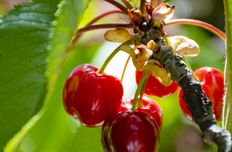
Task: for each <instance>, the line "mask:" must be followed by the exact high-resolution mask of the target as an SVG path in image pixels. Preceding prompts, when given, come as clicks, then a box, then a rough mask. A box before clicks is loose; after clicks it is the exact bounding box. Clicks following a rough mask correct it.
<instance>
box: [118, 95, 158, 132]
mask: <svg viewBox="0 0 232 152" xmlns="http://www.w3.org/2000/svg"><path fill="white" fill-rule="evenodd" d="M133 102H134V99H133V98H131V99H128V100H127V101H126V102H122V104H121V106H120V108H119V110H118V111H127V110H130V109H131V107H132V104H133ZM136 111H143V112H145V113H148V114H149V115H151V116H152V117H153V119H154V120H155V122H156V124H157V126H158V127H159V129H160V128H161V127H162V109H161V108H160V106H159V104H158V103H156V102H155V101H154V100H152V99H151V98H148V97H146V96H143V99H142V107H141V108H138V107H137V108H136Z"/></svg>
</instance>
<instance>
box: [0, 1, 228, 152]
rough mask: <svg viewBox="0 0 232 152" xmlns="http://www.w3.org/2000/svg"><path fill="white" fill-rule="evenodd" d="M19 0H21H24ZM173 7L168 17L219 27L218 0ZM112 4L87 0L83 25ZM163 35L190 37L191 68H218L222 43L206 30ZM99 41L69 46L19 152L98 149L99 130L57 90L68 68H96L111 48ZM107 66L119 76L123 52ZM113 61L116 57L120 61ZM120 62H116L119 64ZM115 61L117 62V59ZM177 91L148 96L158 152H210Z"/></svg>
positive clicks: (0, 8) (176, 29) (90, 38)
mask: <svg viewBox="0 0 232 152" xmlns="http://www.w3.org/2000/svg"><path fill="white" fill-rule="evenodd" d="M22 1H23V0H17V1H16V0H0V14H4V13H5V12H6V11H7V10H10V9H11V8H12V6H13V5H15V4H17V3H19V2H22ZM24 1H25V0H24ZM170 4H173V5H176V11H175V16H174V18H193V19H199V20H203V21H206V22H208V23H211V24H213V25H215V26H216V27H218V28H220V29H221V30H222V31H224V12H223V1H218V0H204V1H202V0H173V1H171V2H170ZM111 8H112V7H111V6H110V5H108V4H106V3H103V2H102V0H93V1H92V2H91V4H90V6H89V7H88V10H87V11H86V12H85V13H84V20H83V22H82V24H81V25H80V26H83V25H85V24H86V23H87V22H88V21H89V20H91V19H92V18H94V16H96V15H97V14H100V13H101V12H103V11H106V10H109V9H111ZM120 20H123V16H117V15H113V16H112V17H109V18H108V19H104V20H103V21H102V22H112V21H114V22H117V21H120ZM166 30H167V33H168V34H169V35H184V36H187V37H189V38H191V39H194V40H195V41H196V42H197V43H198V44H199V45H200V48H201V53H200V55H199V56H197V57H194V58H188V60H189V62H190V64H191V66H192V68H193V69H196V68H198V67H201V66H211V67H215V68H218V69H220V70H221V71H223V68H224V55H225V46H224V42H223V41H222V40H221V39H219V38H217V37H215V36H214V35H213V34H212V33H209V32H208V31H205V30H203V29H200V28H197V27H192V26H189V25H188V26H170V27H169V28H168V29H166ZM117 45H118V44H113V43H109V42H106V41H104V38H103V31H102V30H100V31H95V32H90V33H87V34H86V35H84V36H83V37H82V38H81V40H80V42H79V43H78V44H77V45H76V46H75V48H74V49H73V50H72V51H71V53H69V55H68V57H67V60H66V62H65V68H64V70H63V71H62V74H61V76H60V77H59V80H58V84H57V85H56V88H55V93H54V94H53V97H52V100H51V101H50V102H48V103H45V106H46V109H47V110H46V112H45V114H44V115H43V117H42V118H41V119H40V120H39V121H38V122H37V124H36V125H35V126H34V127H33V128H32V129H31V130H30V131H29V133H28V134H27V135H26V137H25V139H24V140H23V142H22V144H21V146H20V148H19V150H18V151H19V152H66V151H73V152H74V151H75V152H76V151H78V152H101V151H103V150H102V148H101V137H100V136H101V128H85V127H82V126H80V124H79V122H78V121H77V120H75V119H73V118H72V117H70V116H68V115H67V113H66V112H65V111H64V108H63V105H62V89H63V85H64V82H65V80H66V78H67V76H68V75H69V73H70V72H71V70H72V69H73V68H74V67H75V66H77V65H79V64H82V63H92V64H94V65H96V66H98V67H100V66H101V64H102V63H103V62H104V60H105V58H106V57H107V55H108V54H109V53H110V52H111V51H112V50H113V49H114V48H115V47H116V46H117ZM116 58H117V59H115V60H113V61H112V63H111V65H110V66H109V67H108V68H107V72H108V73H112V74H114V75H116V76H120V74H121V73H120V71H121V69H122V66H120V65H123V63H124V62H125V60H126V57H125V54H123V53H122V54H119V55H118V56H117V57H116ZM118 59H121V60H120V61H119V60H118ZM121 61H122V62H121ZM118 62H120V63H118ZM123 85H124V90H125V96H124V98H127V97H130V96H132V95H133V94H134V91H135V87H136V85H135V80H134V69H133V66H131V65H130V66H129V68H128V70H127V72H126V78H125V80H124V81H123ZM177 94H178V91H177V93H175V94H173V95H171V96H169V97H166V98H156V97H152V98H154V99H155V100H156V101H157V102H158V103H159V104H160V106H161V107H162V109H163V128H162V130H161V134H160V149H159V152H212V151H215V147H214V146H212V145H211V146H209V145H206V144H204V143H203V142H202V138H201V134H200V132H199V130H198V128H197V127H196V126H195V125H194V124H193V123H192V122H190V121H189V120H187V119H186V118H185V117H184V116H183V114H182V112H181V110H180V108H179V104H178V97H177Z"/></svg>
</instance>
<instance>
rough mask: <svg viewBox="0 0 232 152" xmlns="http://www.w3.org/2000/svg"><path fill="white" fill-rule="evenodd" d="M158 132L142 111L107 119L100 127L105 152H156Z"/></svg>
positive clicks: (122, 113) (126, 112) (153, 123)
mask: <svg viewBox="0 0 232 152" xmlns="http://www.w3.org/2000/svg"><path fill="white" fill-rule="evenodd" d="M158 141H159V131H158V128H157V126H156V123H155V122H154V120H153V118H152V117H151V116H150V115H149V114H147V113H145V112H142V111H125V112H121V113H118V114H117V115H115V116H114V117H113V118H111V117H110V118H108V119H107V120H106V121H105V123H104V125H103V127H102V144H103V147H104V150H105V152H156V151H157V149H158Z"/></svg>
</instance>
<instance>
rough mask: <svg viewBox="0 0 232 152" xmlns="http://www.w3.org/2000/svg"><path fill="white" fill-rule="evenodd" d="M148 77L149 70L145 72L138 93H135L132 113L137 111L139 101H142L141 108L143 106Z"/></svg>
mask: <svg viewBox="0 0 232 152" xmlns="http://www.w3.org/2000/svg"><path fill="white" fill-rule="evenodd" d="M148 75H149V72H148V71H147V70H144V71H143V75H142V78H141V79H140V82H139V84H138V87H137V89H136V92H135V96H134V102H133V105H132V108H131V110H132V111H135V108H136V106H137V103H138V100H140V101H139V106H141V104H142V103H141V99H142V95H143V90H144V86H145V85H146V82H147V78H148ZM139 95H140V98H138V97H139Z"/></svg>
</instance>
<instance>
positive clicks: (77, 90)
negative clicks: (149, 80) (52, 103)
mask: <svg viewBox="0 0 232 152" xmlns="http://www.w3.org/2000/svg"><path fill="white" fill-rule="evenodd" d="M96 72H97V68H96V67H94V66H92V65H87V64H84V65H80V66H78V67H76V68H75V69H74V70H73V71H72V73H71V74H70V76H69V77H68V79H67V81H66V84H65V87H64V90H63V101H64V107H65V110H66V111H67V112H68V113H69V114H70V115H72V116H74V117H76V118H77V119H79V120H80V122H81V123H82V124H83V125H86V126H99V125H101V124H103V121H104V120H105V119H106V117H108V116H109V115H110V114H111V113H112V112H113V111H115V110H114V109H115V108H118V107H119V106H120V104H121V99H122V96H123V87H122V84H121V82H120V81H119V80H118V79H117V78H116V77H113V76H109V75H106V74H98V73H96Z"/></svg>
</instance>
